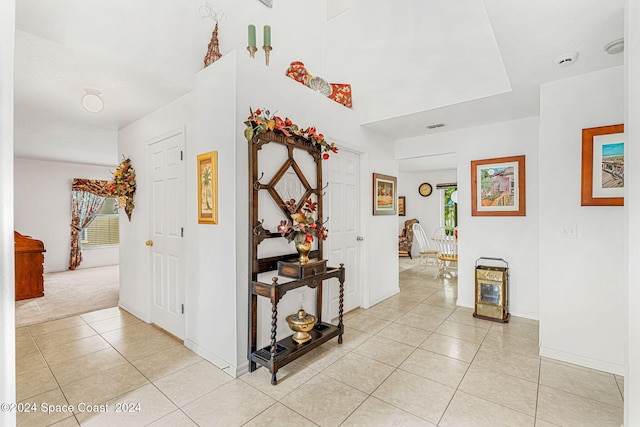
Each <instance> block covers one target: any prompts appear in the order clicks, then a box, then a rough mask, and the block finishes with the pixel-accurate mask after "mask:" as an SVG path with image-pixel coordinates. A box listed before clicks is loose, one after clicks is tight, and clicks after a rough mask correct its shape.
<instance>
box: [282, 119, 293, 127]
mask: <svg viewBox="0 0 640 427" xmlns="http://www.w3.org/2000/svg"><path fill="white" fill-rule="evenodd" d="M284 124H285V125H286V126H291V125H292V124H293V122H292V121H291V120H289V118H286V119H284Z"/></svg>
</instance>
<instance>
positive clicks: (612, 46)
mask: <svg viewBox="0 0 640 427" xmlns="http://www.w3.org/2000/svg"><path fill="white" fill-rule="evenodd" d="M604 51H605V52H607V53H608V54H609V55H615V54H616V53H620V52H622V51H624V39H618V40H614V41H612V42H611V43H607V44H605V45H604Z"/></svg>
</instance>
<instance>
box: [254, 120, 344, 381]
mask: <svg viewBox="0 0 640 427" xmlns="http://www.w3.org/2000/svg"><path fill="white" fill-rule="evenodd" d="M265 151H268V152H269V153H267V155H266V158H267V159H268V160H265V161H264V162H263V163H264V164H262V165H260V164H259V163H260V162H259V153H263V154H264V152H265ZM276 159H282V163H279V162H280V160H276ZM262 168H264V169H267V170H269V171H271V172H269V173H272V174H273V176H266V177H265V176H264V171H263V169H262ZM303 171H305V172H306V173H307V175H306V176H305V172H303ZM249 194H250V203H249V230H250V244H249V273H250V282H249V296H250V298H249V299H250V301H249V348H248V359H249V370H250V371H254V370H255V369H257V368H258V367H259V366H264V367H266V368H267V369H269V371H270V372H271V384H273V385H276V384H277V378H276V374H277V372H278V369H279V368H281V367H282V366H284V365H286V364H287V363H290V362H292V361H293V360H295V359H297V358H298V357H300V356H302V355H304V354H306V353H308V352H309V351H311V350H312V349H314V348H316V347H318V346H320V345H322V344H324V343H325V342H327V341H329V340H330V339H332V338H335V337H338V343H339V344H341V343H342V334H343V332H344V325H343V323H342V314H343V303H344V281H345V268H344V265H343V264H340V267H328V266H326V261H325V260H324V259H323V241H322V240H321V239H315V244H316V248H315V249H313V250H312V251H311V252H310V253H309V258H310V259H312V260H315V262H314V263H313V265H311V266H309V268H305V267H307V266H306V265H304V266H302V265H301V266H298V268H297V269H296V268H293V267H295V266H292V265H291V259H292V258H293V259H294V261H293V262H296V261H295V259H297V258H298V256H297V254H296V253H295V248H294V245H293V244H290V245H288V246H287V245H285V247H287V248H288V251H289V253H286V254H282V255H276V256H260V253H263V252H264V253H268V252H269V250H273V246H271V245H266V246H269V250H265V251H262V252H259V250H258V247H259V246H260V244H261V243H264V242H265V240H268V241H270V240H271V239H284V238H283V237H282V236H281V235H280V233H278V232H273V231H269V229H268V228H269V226H270V227H271V229H272V230H274V231H275V229H276V228H277V227H276V226H277V224H278V223H279V222H280V221H281V220H283V219H285V220H291V213H290V211H289V209H288V208H287V206H286V204H287V203H292V202H291V200H294V201H295V202H296V203H298V204H300V203H302V201H304V200H307V199H313V200H315V202H316V203H317V211H316V212H317V218H324V216H323V210H322V209H323V204H322V198H323V196H324V188H323V185H322V156H321V147H320V145H319V144H314V143H312V142H310V141H308V140H306V139H304V138H302V137H298V136H295V135H293V136H286V135H283V134H281V133H277V132H274V131H267V132H262V133H260V134H258V135H255V136H254V137H253V138H252V139H251V140H250V141H249ZM260 201H262V205H261V203H260ZM274 207H275V212H276V214H275V215H273V213H274ZM265 214H266V215H270V214H271V216H272V218H267V222H266V223H265V220H264V218H265ZM273 216H277V218H273ZM271 243H278V242H274V241H271ZM280 247H282V245H281V246H280ZM283 262H286V263H287V264H289V265H288V266H285V267H288V268H284V269H283V265H282V264H283ZM279 263H280V268H279ZM285 270H294V271H295V272H296V273H297V274H296V275H297V277H298V278H291V277H279V276H278V271H280V272H281V273H282V274H286V273H285ZM267 272H269V273H271V274H272V276H268V275H267V276H266V277H273V278H272V279H271V281H269V280H267V281H266V282H265V281H261V280H258V275H259V274H261V273H267ZM287 275H289V274H287ZM264 276H265V275H264V274H263V275H262V276H261V277H264ZM333 278H336V279H338V283H339V286H340V289H339V302H338V304H339V305H338V324H337V325H334V324H331V323H328V322H323V321H322V287H323V282H324V281H325V280H328V279H333ZM332 282H333V283H332V284H335V281H332ZM300 287H309V288H313V289H316V313H315V316H316V317H317V323H316V325H315V326H314V328H313V330H311V331H310V332H309V334H310V335H311V340H309V341H307V342H304V343H301V344H299V343H297V342H295V341H294V340H293V339H292V336H287V337H286V338H284V339H281V340H279V341H277V340H276V336H277V329H278V325H277V323H278V303H279V302H280V300H281V298H282V297H283V296H284V295H285V294H286V293H287V292H288V291H291V290H293V289H296V288H300ZM258 297H264V298H269V300H270V302H271V336H270V338H271V339H270V342H269V345H267V346H266V347H264V348H260V349H258V348H257V335H258V334H257V331H258ZM292 335H293V334H292Z"/></svg>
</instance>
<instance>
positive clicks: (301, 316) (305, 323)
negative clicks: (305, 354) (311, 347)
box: [285, 309, 317, 344]
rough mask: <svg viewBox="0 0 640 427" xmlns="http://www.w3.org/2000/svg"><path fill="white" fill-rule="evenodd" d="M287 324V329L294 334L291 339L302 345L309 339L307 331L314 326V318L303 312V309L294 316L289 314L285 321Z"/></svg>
mask: <svg viewBox="0 0 640 427" xmlns="http://www.w3.org/2000/svg"><path fill="white" fill-rule="evenodd" d="M285 320H286V321H287V323H288V324H289V328H291V330H292V331H294V332H295V334H293V337H291V338H292V339H293V340H294V341H295V342H297V343H298V344H304V343H306V342H307V341H309V340H310V339H311V335H309V331H310V330H312V329H313V326H314V325H315V324H316V321H317V319H316V316H314V315H312V314H309V313H307V312H305V311H304V310H303V309H300V310H298V312H297V313H296V314H291V315H289V316H287V318H286V319H285Z"/></svg>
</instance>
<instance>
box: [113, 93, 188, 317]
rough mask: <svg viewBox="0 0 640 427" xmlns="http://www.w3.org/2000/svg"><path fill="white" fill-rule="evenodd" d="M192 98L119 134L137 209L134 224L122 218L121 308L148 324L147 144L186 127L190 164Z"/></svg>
mask: <svg viewBox="0 0 640 427" xmlns="http://www.w3.org/2000/svg"><path fill="white" fill-rule="evenodd" d="M193 99H194V94H193V93H192V92H191V93H189V94H187V95H185V96H183V97H181V98H178V99H177V100H175V101H174V102H172V103H170V104H168V105H167V106H165V107H163V108H161V109H160V110H157V111H155V112H154V113H152V114H150V115H148V116H146V117H144V118H142V119H140V120H138V121H136V122H134V123H132V124H130V125H129V126H127V127H125V128H123V129H121V130H120V132H119V134H118V155H119V156H121V157H122V156H125V157H127V158H129V159H131V165H132V166H133V167H134V168H135V170H136V194H135V196H134V199H135V208H134V210H133V213H132V215H131V221H128V219H127V217H126V215H121V216H120V302H119V305H120V306H121V307H123V308H125V309H126V310H127V311H129V312H131V313H133V314H135V315H136V316H138V317H140V318H141V319H143V320H145V321H149V282H148V273H149V271H148V269H149V264H148V261H149V260H148V259H147V256H148V252H149V251H148V250H147V246H145V242H146V241H147V240H148V236H149V230H148V221H147V213H148V209H147V199H148V191H147V189H148V186H147V177H148V174H147V171H148V165H147V145H148V144H149V143H150V142H152V141H154V138H157V137H158V136H160V135H163V134H166V133H168V132H171V131H174V130H176V129H183V128H186V137H187V143H186V145H187V148H186V153H185V156H186V157H185V158H186V160H187V165H188V160H189V156H193V154H192V153H190V151H189V143H190V141H191V139H192V138H193V136H192V135H191V133H190V132H191V131H192V130H193V122H194V119H193V116H194V113H193ZM194 159H195V157H194ZM193 161H194V162H195V160H193ZM193 167H195V166H193ZM188 171H189V169H187V172H188ZM194 173H195V172H194ZM189 232H193V230H192V229H191V230H190V229H189V224H188V223H187V226H186V227H185V235H187V236H188V235H189ZM186 262H187V265H186V268H187V271H188V270H189V268H190V267H189V263H190V260H189V257H188V256H187V260H186ZM185 309H186V308H185Z"/></svg>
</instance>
